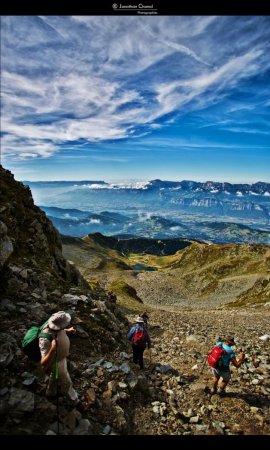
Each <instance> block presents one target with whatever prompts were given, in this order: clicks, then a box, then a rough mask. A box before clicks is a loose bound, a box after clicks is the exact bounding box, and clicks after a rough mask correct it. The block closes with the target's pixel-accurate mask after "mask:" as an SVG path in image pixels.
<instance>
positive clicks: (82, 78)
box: [1, 16, 270, 183]
mask: <svg viewBox="0 0 270 450" xmlns="http://www.w3.org/2000/svg"><path fill="white" fill-rule="evenodd" d="M269 55H270V17H269V16H193V17H192V16H155V17H153V16H146V17H142V16H124V17H122V16H2V17H1V94H2V111H1V130H2V138H1V158H2V164H3V166H4V167H5V168H7V169H9V170H11V171H12V172H13V173H14V175H15V177H16V178H17V179H18V180H64V179H66V180H81V179H88V180H105V181H112V182H117V181H134V180H150V179H155V178H160V179H163V180H183V179H190V180H197V181H207V180H214V181H228V182H248V183H252V182H256V181H268V182H269V181H270V170H269V167H270V126H269V125H270V56H269Z"/></svg>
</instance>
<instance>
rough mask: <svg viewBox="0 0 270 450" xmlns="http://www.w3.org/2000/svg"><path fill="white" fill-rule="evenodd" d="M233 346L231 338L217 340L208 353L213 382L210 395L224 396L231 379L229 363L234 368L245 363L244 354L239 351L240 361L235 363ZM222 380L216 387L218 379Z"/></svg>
mask: <svg viewBox="0 0 270 450" xmlns="http://www.w3.org/2000/svg"><path fill="white" fill-rule="evenodd" d="M234 345H235V342H234V338H233V337H226V338H225V339H224V340H219V341H218V342H217V343H216V344H215V346H214V348H213V349H212V350H210V351H209V353H208V357H207V362H208V364H209V365H210V366H211V367H212V373H213V376H214V378H213V380H212V388H211V391H210V392H211V394H219V395H221V396H222V395H224V394H225V389H226V386H227V384H228V383H229V381H230V378H231V371H230V363H232V364H233V365H234V366H235V367H240V366H241V364H243V362H244V361H245V354H244V352H242V351H241V353H240V359H239V360H238V361H237V360H236V357H235V353H234V351H233V350H232V346H234ZM220 378H222V381H221V383H220V385H219V386H218V382H219V379H220Z"/></svg>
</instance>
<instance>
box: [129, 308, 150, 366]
mask: <svg viewBox="0 0 270 450" xmlns="http://www.w3.org/2000/svg"><path fill="white" fill-rule="evenodd" d="M127 337H128V340H129V341H130V342H131V343H132V350H133V362H134V363H135V364H139V366H140V369H143V368H144V364H143V352H144V350H145V349H146V345H147V346H148V348H150V347H151V339H150V336H149V334H148V331H147V329H146V326H145V322H144V320H143V318H142V317H140V316H139V317H137V319H136V325H135V326H134V327H132V328H131V329H130V330H129V332H128V335H127Z"/></svg>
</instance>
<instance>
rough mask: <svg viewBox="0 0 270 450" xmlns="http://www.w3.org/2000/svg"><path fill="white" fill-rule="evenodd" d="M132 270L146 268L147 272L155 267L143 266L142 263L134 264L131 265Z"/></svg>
mask: <svg viewBox="0 0 270 450" xmlns="http://www.w3.org/2000/svg"><path fill="white" fill-rule="evenodd" d="M131 268H132V269H133V270H147V271H148V272H151V271H154V270H157V268H156V267H151V266H145V265H144V264H135V266H131Z"/></svg>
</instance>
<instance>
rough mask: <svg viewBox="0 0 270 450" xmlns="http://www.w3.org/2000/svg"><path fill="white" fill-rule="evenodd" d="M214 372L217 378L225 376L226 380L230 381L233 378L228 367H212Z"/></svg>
mask: <svg viewBox="0 0 270 450" xmlns="http://www.w3.org/2000/svg"><path fill="white" fill-rule="evenodd" d="M212 373H213V375H214V377H215V378H220V377H221V378H223V380H224V381H229V379H230V378H231V371H230V369H229V367H228V369H227V368H223V367H222V368H221V369H212Z"/></svg>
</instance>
